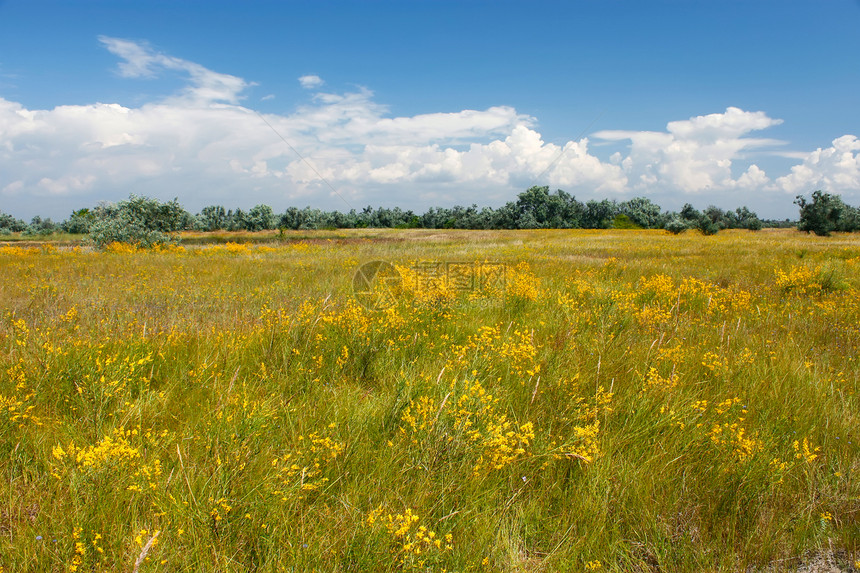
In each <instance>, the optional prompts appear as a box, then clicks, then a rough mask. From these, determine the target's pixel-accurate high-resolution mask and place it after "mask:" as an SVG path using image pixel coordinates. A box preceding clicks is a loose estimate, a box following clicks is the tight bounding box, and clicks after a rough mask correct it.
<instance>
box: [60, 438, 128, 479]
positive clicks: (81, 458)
mask: <svg viewBox="0 0 860 573" xmlns="http://www.w3.org/2000/svg"><path fill="white" fill-rule="evenodd" d="M137 434H138V430H136V429H135V430H124V429H123V428H116V429H114V431H113V432H112V433H111V434H108V435H106V436H104V437H103V438H102V439H101V441H99V443H97V444H95V445H90V446H86V447H84V448H79V447H77V446H75V444H74V442H70V443H69V444H68V445H67V446H66V447H65V448H63V447H62V445H57V446H54V448H53V449H52V450H51V453H52V455H53V456H54V459H55V460H56V461H57V462H60V463H65V462H66V461H67V460H70V461H72V462H73V463H74V464H75V465H76V466H77V467H79V468H82V469H84V470H88V471H99V470H102V469H104V468H108V467H114V466H120V465H123V464H127V463H130V462H132V461H134V460H137V459H138V458H140V457H141V453H140V450H139V449H138V448H136V447H133V446H132V445H131V443H130V442H129V438H131V437H132V436H136V435H137Z"/></svg>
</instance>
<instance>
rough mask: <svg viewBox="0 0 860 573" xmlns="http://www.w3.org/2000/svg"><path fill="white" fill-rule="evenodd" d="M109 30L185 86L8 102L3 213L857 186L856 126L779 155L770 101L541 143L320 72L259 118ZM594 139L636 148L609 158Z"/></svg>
mask: <svg viewBox="0 0 860 573" xmlns="http://www.w3.org/2000/svg"><path fill="white" fill-rule="evenodd" d="M100 41H101V42H102V43H103V44H104V46H105V47H106V48H107V49H108V50H109V51H110V52H111V53H113V54H115V55H116V56H117V57H118V58H119V60H120V61H119V66H118V72H119V74H120V75H122V76H124V77H129V78H148V77H158V76H160V75H162V74H164V73H167V72H172V73H178V74H180V75H181V76H183V77H184V78H185V82H186V85H185V87H184V88H182V89H181V90H180V92H179V93H176V94H166V95H165V96H164V97H163V98H162V99H160V100H157V101H152V102H149V103H146V104H143V105H140V106H138V107H126V106H123V105H119V104H116V103H96V104H92V105H67V106H58V107H56V108H54V109H49V110H31V109H27V108H25V107H24V106H22V105H21V104H19V103H16V102H13V101H8V100H5V99H2V98H0V173H2V179H0V199H2V201H3V205H4V206H3V209H4V210H6V211H12V212H16V211H18V212H20V213H21V214H20V215H19V216H21V215H24V216H32V215H33V214H37V213H38V214H41V215H43V216H53V217H55V218H63V217H65V216H67V215H68V213H69V212H71V210H72V209H76V208H79V207H82V206H88V205H92V204H94V203H95V202H97V201H99V200H118V199H122V198H124V197H126V196H127V195H128V193H130V192H134V193H139V194H146V195H150V196H154V197H159V198H161V199H172V198H173V197H174V196H177V197H178V198H179V199H180V201H181V202H182V203H183V204H184V205H185V206H186V207H188V208H189V209H191V210H198V209H200V208H202V207H203V206H205V205H209V204H225V205H229V206H242V207H249V206H252V205H253V204H257V203H266V204H269V205H271V206H272V207H274V208H275V209H278V210H282V209H284V208H286V207H287V206H289V205H297V204H298V205H300V206H303V205H305V204H311V205H315V206H319V207H323V208H344V204H343V203H342V202H341V199H342V198H343V199H344V200H346V201H347V202H348V203H349V204H350V206H355V207H361V206H364V205H367V204H374V205H381V204H386V205H392V204H397V205H400V206H402V207H404V208H413V209H426V208H427V207H429V206H433V205H445V204H453V203H460V204H470V203H477V204H479V205H487V204H500V203H502V202H504V201H507V200H510V199H512V198H513V197H515V195H516V193H518V192H521V191H522V190H524V189H525V188H527V187H528V186H530V185H532V184H550V185H551V186H553V187H560V188H563V189H565V190H567V191H569V192H573V193H576V194H577V195H579V196H580V197H583V198H603V197H607V196H609V197H614V198H618V199H620V200H623V199H625V198H627V197H630V196H633V195H641V194H644V195H649V196H652V197H655V198H660V196H661V195H660V194H661V193H664V195H663V196H664V197H665V193H666V192H672V193H675V194H676V196H677V195H678V194H681V196H683V197H685V199H684V200H686V198H687V197H690V196H693V195H698V196H699V197H701V198H703V199H702V200H703V201H705V200H706V201H708V202H711V201H712V200H713V197H714V194H715V193H716V194H719V193H729V192H731V193H741V194H745V195H744V199H743V200H742V201H740V202H737V204H741V203H744V202H747V201H746V194H752V195H751V196H755V195H756V194H757V195H761V196H774V194H775V193H778V194H779V197H784V196H785V194H788V193H798V192H808V191H810V190H811V189H813V188H822V189H825V190H831V191H836V192H841V191H845V192H848V191H850V190H851V189H857V188H858V187H860V163H858V162H860V153H858V152H860V142H858V139H857V138H856V137H855V136H853V135H846V136H843V137H840V138H837V139H836V140H834V141H833V145H832V147H830V148H827V149H818V150H816V151H813V152H786V151H779V150H778V149H776V148H778V147H779V146H780V145H781V144H782V142H780V141H777V140H773V139H767V138H760V137H754V136H753V135H754V134H755V133H756V132H760V131H762V130H766V129H768V128H770V127H773V126H776V125H778V124H779V123H780V122H781V120H779V119H774V118H770V117H768V115H767V114H766V113H764V112H761V111H744V110H741V109H738V108H734V107H729V108H728V109H726V110H725V111H724V112H720V113H713V114H709V115H702V116H697V117H693V118H689V119H686V120H680V121H671V122H669V123H668V124H667V125H666V128H665V130H664V131H623V130H604V131H600V132H597V133H595V134H592V136H591V137H590V138H582V139H580V140H578V141H568V142H566V143H564V144H563V145H556V144H554V143H548V142H545V141H544V140H543V136H542V135H541V133H540V131H539V129H538V123H537V120H536V119H535V118H533V117H530V116H528V115H524V114H521V113H519V112H517V110H516V109H514V108H512V107H509V106H503V105H501V106H495V107H490V108H488V109H484V110H457V111H449V112H434V113H424V114H417V115H412V116H403V117H394V116H392V114H391V113H390V112H389V109H388V107H387V106H385V105H383V104H381V103H379V102H377V101H376V100H375V98H374V94H373V92H372V91H371V90H369V89H366V88H358V89H356V90H354V91H349V92H337V91H334V90H328V91H321V89H320V88H322V86H323V85H324V83H323V82H322V80H321V79H320V78H319V77H318V76H303V77H301V78H300V80H299V81H300V82H301V83H302V85H303V86H304V87H306V88H308V89H311V90H313V92H312V94H310V96H309V98H308V100H307V101H305V102H304V103H302V104H300V105H297V106H296V107H295V109H294V111H292V112H291V113H287V114H266V115H263V116H260V115H258V114H257V112H255V111H253V110H252V109H249V108H246V107H244V106H243V105H242V104H241V101H242V98H243V97H244V94H245V92H246V91H247V90H248V88H249V87H250V86H252V85H253V84H252V83H251V82H248V81H246V80H245V79H242V78H239V77H236V76H231V75H228V74H221V73H218V72H214V71H211V70H209V69H207V68H205V67H203V66H201V65H199V64H196V63H194V62H189V61H187V60H182V59H180V58H176V57H173V56H170V55H167V54H164V53H161V52H159V51H157V50H155V49H153V48H152V47H150V46H149V45H147V44H145V43H141V42H133V41H130V40H124V39H118V38H109V37H101V38H100ZM272 95H274V94H272ZM263 99H270V98H269V96H266V97H265V98H263ZM273 131H274V132H273ZM281 137H283V138H284V139H285V140H286V141H287V142H289V143H288V145H285V144H284V141H283V140H282V139H281ZM594 142H600V143H613V142H614V143H615V144H616V147H617V146H618V145H622V146H623V149H622V150H621V151H618V150H615V151H614V153H612V154H611V155H610V156H609V157H606V158H603V157H601V156H600V154H599V153H598V152H597V151H595V149H599V148H594ZM753 151H756V152H757V154H759V155H760V154H762V153H770V154H780V155H782V156H783V157H789V156H792V157H794V158H795V159H794V160H795V161H798V162H799V163H798V164H796V165H795V166H794V167H792V168H791V170H790V172H787V173H781V174H778V175H777V176H776V177H775V179H774V178H772V177H773V175H769V174H768V173H765V171H764V170H763V169H762V168H761V167H760V166H759V165H756V164H755V163H752V162H751V161H750V159H749V157H750V155H751V152H753ZM297 152H298V153H300V154H301V155H302V157H299V155H298V153H297ZM792 154H793V155H792ZM320 176H322V177H323V178H325V181H326V182H327V183H325V182H323V181H322V180H321V178H320ZM329 185H331V186H333V187H334V188H335V189H337V194H335V193H332V191H331V189H330V188H329ZM709 194H710V195H709ZM337 195H340V197H337ZM705 197H708V198H707V199H705ZM45 199H49V201H45ZM732 202H733V203H735V202H736V201H732ZM10 205H11V208H10V207H9V206H10ZM16 206H17V209H15V207H16ZM734 206H737V205H734Z"/></svg>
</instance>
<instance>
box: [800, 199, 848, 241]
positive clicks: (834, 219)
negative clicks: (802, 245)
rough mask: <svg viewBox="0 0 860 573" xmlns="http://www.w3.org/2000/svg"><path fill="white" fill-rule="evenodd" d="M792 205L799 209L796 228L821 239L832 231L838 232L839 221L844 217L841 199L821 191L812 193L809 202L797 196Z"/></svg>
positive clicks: (843, 204)
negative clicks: (798, 219)
mask: <svg viewBox="0 0 860 573" xmlns="http://www.w3.org/2000/svg"><path fill="white" fill-rule="evenodd" d="M794 204H795V205H797V206H798V207H800V222H799V223H798V225H797V228H798V229H799V230H801V231H806V232H807V233H809V232H813V233H815V234H816V235H818V236H821V237H827V236H829V235H830V233H832V232H833V231H836V230H839V222H840V219H842V218H843V217H844V216H845V203H843V202H842V199H841V198H840V197H839V196H838V195H831V194H830V193H824V192H823V191H821V190H817V191H813V193H812V200H811V201H807V200H806V198H805V197H804V196H803V195H798V196H797V197H796V198H795V200H794Z"/></svg>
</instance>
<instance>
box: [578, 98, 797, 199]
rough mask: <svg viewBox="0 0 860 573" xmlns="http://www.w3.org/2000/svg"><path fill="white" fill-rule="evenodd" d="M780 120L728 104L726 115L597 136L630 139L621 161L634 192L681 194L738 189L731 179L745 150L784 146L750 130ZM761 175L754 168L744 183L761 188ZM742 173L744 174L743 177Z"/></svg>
mask: <svg viewBox="0 0 860 573" xmlns="http://www.w3.org/2000/svg"><path fill="white" fill-rule="evenodd" d="M780 123H782V120H779V119H772V118H769V117H768V116H767V115H766V114H765V113H764V112H760V111H758V112H748V111H744V110H741V109H738V108H736V107H729V108H728V109H726V111H725V113H713V114H710V115H704V116H697V117H692V118H690V119H688V120H684V121H671V122H669V123H668V124H667V126H666V131H665V132H651V131H600V132H597V133H595V134H594V136H595V137H597V138H600V139H604V140H608V141H622V140H630V141H631V148H630V154H629V155H628V157H627V158H626V159H624V160H623V161H622V162H621V164H622V166H623V167H624V171H625V173H626V174H627V176H628V178H629V180H630V181H631V184H632V185H631V187H632V189H633V190H637V191H641V192H646V191H647V190H648V189H649V188H652V187H654V186H657V185H661V186H663V187H668V188H670V189H673V190H676V191H680V192H683V193H699V192H706V191H718V190H731V189H736V188H737V187H738V186H739V185H740V184H741V180H740V179H738V180H735V179H733V177H732V167H733V162H735V161H737V160H738V159H741V158H742V154H743V152H744V151H747V150H751V149H756V148H763V147H770V146H774V145H780V144H782V143H783V142H781V141H778V140H773V139H760V138H751V137H747V135H748V134H749V133H751V132H752V131H757V130H762V129H766V128H768V127H772V126H775V125H779V124H780ZM762 174H763V172H762V173H759V172H757V171H754V172H753V173H751V174H749V176H747V177H746V178H744V179H743V183H744V184H752V183H753V182H754V183H755V187H761V186H762V185H763V184H764V183H765V182H764V181H762V180H761V175H762ZM742 177H743V176H742Z"/></svg>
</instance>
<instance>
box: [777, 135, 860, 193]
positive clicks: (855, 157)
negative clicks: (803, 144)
mask: <svg viewBox="0 0 860 573" xmlns="http://www.w3.org/2000/svg"><path fill="white" fill-rule="evenodd" d="M858 151H860V140H858V139H857V137H855V136H853V135H843V136H842V137H838V138H836V139H834V140H833V144H832V146H831V147H828V148H827V149H821V148H818V149H816V150H815V151H813V152H811V153H807V154H806V156H805V157H804V158H803V163H801V164H800V165H795V166H794V167H792V168H791V173H789V174H788V175H785V176H783V177H779V178H777V180H776V185H777V186H778V187H779V188H780V189H781V190H783V191H785V192H786V193H791V194H798V193H801V194H802V193H807V192H808V191H810V190H812V189H823V190H826V191H831V192H845V193H849V194H851V193H857V192H858V191H860V153H858Z"/></svg>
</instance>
